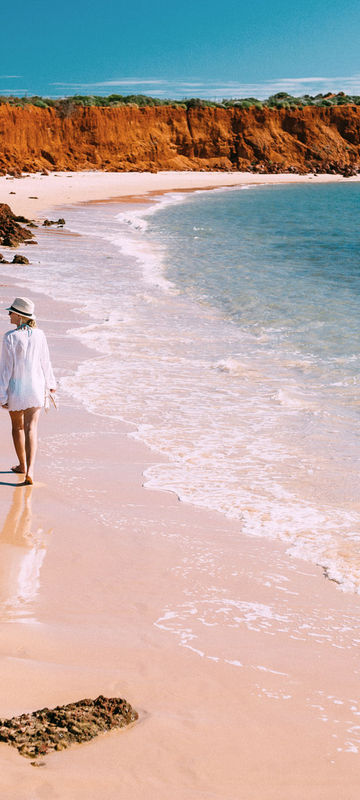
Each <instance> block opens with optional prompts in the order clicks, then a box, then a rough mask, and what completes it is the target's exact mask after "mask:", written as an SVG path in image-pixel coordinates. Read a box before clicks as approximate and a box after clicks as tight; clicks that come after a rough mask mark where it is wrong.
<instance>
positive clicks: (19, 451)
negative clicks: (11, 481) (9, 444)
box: [9, 411, 26, 473]
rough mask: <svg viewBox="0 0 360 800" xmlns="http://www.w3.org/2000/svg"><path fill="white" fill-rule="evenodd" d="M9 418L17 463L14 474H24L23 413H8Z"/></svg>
mask: <svg viewBox="0 0 360 800" xmlns="http://www.w3.org/2000/svg"><path fill="white" fill-rule="evenodd" d="M9 414H10V417H11V433H12V438H13V442H14V447H15V452H16V455H17V457H18V459H19V463H18V465H17V466H16V467H14V468H13V471H14V472H24V473H26V451H25V430H24V412H23V411H9Z"/></svg>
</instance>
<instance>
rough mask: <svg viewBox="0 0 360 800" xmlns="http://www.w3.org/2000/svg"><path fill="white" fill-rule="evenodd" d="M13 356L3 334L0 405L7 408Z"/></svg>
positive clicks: (0, 364) (6, 338)
mask: <svg viewBox="0 0 360 800" xmlns="http://www.w3.org/2000/svg"><path fill="white" fill-rule="evenodd" d="M13 365H14V357H13V352H12V348H11V345H10V342H9V339H8V337H7V336H4V338H3V343H2V351H1V360H0V405H1V406H2V407H3V408H7V400H8V390H9V381H10V378H11V375H12V371H13Z"/></svg>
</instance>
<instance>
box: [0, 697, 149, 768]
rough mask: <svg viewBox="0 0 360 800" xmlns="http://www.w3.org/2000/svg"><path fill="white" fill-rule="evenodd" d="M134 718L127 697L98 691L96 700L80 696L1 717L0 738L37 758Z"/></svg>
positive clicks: (117, 726)
mask: <svg viewBox="0 0 360 800" xmlns="http://www.w3.org/2000/svg"><path fill="white" fill-rule="evenodd" d="M137 718H138V714H137V712H136V711H134V709H133V708H132V707H131V705H130V704H129V703H127V702H126V700H120V698H118V697H110V698H109V697H103V696H102V695H100V697H98V698H97V699H96V700H79V701H78V702H77V703H69V705H66V706H56V708H52V709H50V708H42V709H41V710H40V711H33V713H32V714H21V716H19V717H12V718H11V719H4V720H0V741H1V742H7V743H8V744H11V745H12V746H13V747H16V748H17V749H18V751H19V753H20V755H22V756H25V757H26V758H39V757H41V756H44V755H46V753H48V752H49V751H51V750H64V749H65V748H66V747H70V745H71V744H73V743H74V742H88V741H90V739H93V738H94V737H95V736H98V734H99V733H102V732H104V731H109V730H112V729H113V728H123V727H125V726H126V725H130V723H131V722H134V721H135V720H137Z"/></svg>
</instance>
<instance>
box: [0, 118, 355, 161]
mask: <svg viewBox="0 0 360 800" xmlns="http://www.w3.org/2000/svg"><path fill="white" fill-rule="evenodd" d="M359 168H360V107H359V106H351V105H349V106H341V107H332V108H326V107H323V108H321V107H315V108H314V107H305V108H302V109H294V110H291V109H286V108H281V109H274V108H249V109H240V108H229V109H222V108H200V109H196V108H191V109H188V110H186V109H184V108H173V107H170V106H162V107H152V108H151V107H150V108H149V107H143V108H142V107H136V106H135V107H134V106H131V107H130V106H123V107H119V108H97V107H91V108H83V107H82V108H77V109H76V110H74V111H73V112H72V113H71V114H69V115H67V116H66V115H64V113H62V112H60V111H58V110H56V109H54V108H46V109H44V108H38V107H35V106H31V105H28V106H26V107H24V108H21V107H16V106H13V105H8V104H6V103H5V104H3V105H0V171H2V172H7V171H15V172H16V171H26V172H34V171H37V170H43V169H50V170H89V169H101V170H108V171H110V170H111V171H130V170H135V171H138V170H139V171H141V170H151V171H157V170H255V171H266V172H276V171H278V172H284V171H289V170H290V171H297V172H308V171H318V172H329V171H330V172H332V171H333V172H338V171H342V172H344V173H345V174H351V172H353V171H354V170H357V169H359Z"/></svg>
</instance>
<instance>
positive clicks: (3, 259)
mask: <svg viewBox="0 0 360 800" xmlns="http://www.w3.org/2000/svg"><path fill="white" fill-rule="evenodd" d="M0 264H9V261H5V258H4V256H3V254H2V253H0Z"/></svg>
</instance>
